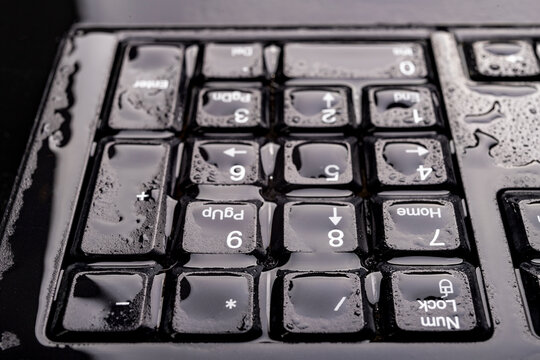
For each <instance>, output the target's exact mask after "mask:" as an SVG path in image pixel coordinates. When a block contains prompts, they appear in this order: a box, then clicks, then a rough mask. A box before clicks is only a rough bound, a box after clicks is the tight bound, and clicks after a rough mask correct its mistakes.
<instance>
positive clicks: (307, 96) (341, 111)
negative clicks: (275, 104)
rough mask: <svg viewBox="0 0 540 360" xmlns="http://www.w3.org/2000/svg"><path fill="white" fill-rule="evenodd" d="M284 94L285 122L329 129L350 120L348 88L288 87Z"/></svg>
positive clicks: (301, 126) (295, 126)
mask: <svg viewBox="0 0 540 360" xmlns="http://www.w3.org/2000/svg"><path fill="white" fill-rule="evenodd" d="M283 96H284V104H283V112H284V114H283V122H284V123H285V125H286V126H288V127H290V128H308V129H309V128H317V129H320V128H325V129H327V128H328V129H329V128H342V127H344V126H346V125H349V124H350V120H351V119H350V117H351V111H350V110H349V106H350V105H349V95H348V90H347V89H346V88H338V87H330V88H324V87H298V88H287V89H286V90H285V92H284V95H283Z"/></svg>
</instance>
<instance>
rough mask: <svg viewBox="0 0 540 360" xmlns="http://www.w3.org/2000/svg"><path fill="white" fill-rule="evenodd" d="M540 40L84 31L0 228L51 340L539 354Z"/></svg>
mask: <svg viewBox="0 0 540 360" xmlns="http://www.w3.org/2000/svg"><path fill="white" fill-rule="evenodd" d="M538 39H540V32H538V31H537V30H530V29H522V30H520V29H491V30H488V29H471V28H455V29H444V30H442V29H429V28H426V29H420V28H418V29H414V28H403V29H333V30H332V29H328V30H325V29H313V30H310V29H302V30H301V29H299V30H292V29H265V30H254V29H245V30H242V29H236V30H232V29H221V30H220V29H207V30H204V31H196V30H170V29H145V30H119V29H110V30H107V31H104V30H99V29H92V28H82V29H76V30H74V31H73V32H72V33H70V35H69V36H68V39H67V40H66V43H65V45H64V50H63V52H62V53H61V55H60V57H59V60H58V66H57V68H56V71H55V75H54V77H53V79H52V81H51V85H50V89H49V91H48V95H47V97H46V100H45V103H44V106H43V110H42V113H41V116H40V120H39V121H40V122H39V124H38V125H37V128H36V133H35V135H34V138H33V144H32V147H31V149H30V153H29V155H28V158H27V161H26V166H25V169H24V173H23V176H22V181H23V183H22V185H21V188H20V190H19V193H18V195H17V196H18V197H17V196H16V198H15V201H14V204H13V208H12V216H11V217H10V219H12V221H11V223H9V222H8V231H7V232H6V235H5V237H4V242H8V243H10V242H11V243H12V242H13V241H15V240H18V241H21V239H22V238H25V239H26V240H27V241H28V239H31V238H32V237H33V236H36V237H38V238H39V239H41V240H40V241H36V247H37V249H36V250H35V251H34V252H36V253H38V255H34V256H31V257H30V258H29V260H28V261H31V260H32V259H33V261H37V262H38V267H36V265H33V267H32V266H31V268H33V269H34V270H35V269H37V268H39V264H43V267H42V270H40V271H42V273H43V278H42V280H41V287H39V284H36V283H33V284H32V286H33V290H28V289H27V290H24V289H23V291H22V292H23V293H24V294H26V295H30V294H32V295H33V296H35V297H38V298H39V304H38V306H37V307H36V308H35V311H36V312H37V319H36V325H35V329H34V326H32V330H31V331H30V332H31V333H33V336H35V337H37V339H38V341H39V344H40V345H33V348H35V349H37V348H40V349H41V348H46V349H47V350H46V351H47V353H46V354H49V356H62V354H66V356H73V357H76V356H78V355H83V354H85V355H86V354H88V355H91V356H94V357H100V356H102V355H103V356H105V357H106V354H108V353H109V351H110V352H111V354H112V353H115V352H117V351H120V349H124V350H125V351H127V352H128V353H129V354H131V355H130V356H132V357H133V358H142V357H147V356H152V355H151V354H152V353H153V351H155V354H160V355H161V356H164V357H168V356H172V355H173V354H178V355H180V356H181V355H182V354H183V356H185V357H186V358H195V357H199V358H201V357H205V356H210V357H211V356H214V357H219V355H220V354H221V355H222V356H223V357H225V358H229V357H232V356H234V354H240V353H242V352H244V351H245V352H244V353H245V354H247V355H246V356H247V357H248V358H250V357H253V356H258V357H261V358H271V357H275V356H277V357H283V356H285V357H287V354H288V355H289V357H303V356H308V355H309V354H311V356H314V357H324V358H327V357H329V356H331V354H339V355H336V356H340V355H341V357H342V358H349V357H351V358H352V357H354V356H364V355H365V356H367V357H372V356H376V355H377V354H379V355H380V356H381V357H382V358H387V357H388V358H389V357H392V358H394V357H396V356H400V354H401V355H403V354H405V353H407V354H411V355H414V354H416V355H415V356H417V357H423V356H430V357H435V356H437V357H438V358H455V357H457V356H465V357H467V356H471V357H472V356H473V354H475V352H477V353H478V354H488V353H489V354H492V357H491V358H510V357H512V356H511V355H512V354H513V355H517V356H516V357H517V358H524V357H526V356H527V355H531V354H533V355H534V354H535V353H536V355H538V354H537V353H538V350H537V349H538V344H540V343H539V342H538V338H537V337H538V334H540V318H539V314H540V307H539V305H538V298H539V295H538V294H539V291H540V260H538V259H540V257H539V256H538V255H539V253H540V240H538V236H539V233H540V225H539V224H540V206H539V205H538V204H540V191H539V190H537V189H538V188H540V180H539V179H540V177H539V176H538V175H539V174H540V168H539V167H538V161H539V160H540V158H538V157H536V155H537V154H538V150H537V148H536V146H537V143H538V141H539V140H538V139H540V137H537V135H539V133H540V128H539V127H538V126H537V123H536V122H537V121H538V117H537V111H538V109H539V99H540V98H539V97H538V87H539V86H540V85H539V79H540V68H539V62H538V61H539V60H538V56H539V53H538V50H537V46H538V45H537V41H538ZM524 113H527V115H523V114H524ZM27 180H28V182H27V183H26V185H25V183H24V182H25V181H27ZM499 207H500V210H499ZM32 224H33V225H32ZM22 225H24V226H25V227H26V228H25V229H21V226H22ZM10 226H11V227H10ZM9 229H11V231H10V230H9ZM25 246H27V247H30V246H31V245H30V244H28V243H27V244H26V245H25ZM38 258H39V260H37V259H38ZM18 271H21V270H18ZM0 275H1V274H0ZM7 275H9V274H8V273H6V275H5V276H7ZM0 279H1V278H0ZM0 284H1V283H0ZM15 301H16V299H14V298H10V299H7V298H6V297H5V296H4V297H2V298H1V299H0V304H1V305H2V306H1V307H0V309H2V311H6V310H7V308H8V307H9V306H10V305H13V304H14V303H15ZM10 316H14V317H13V318H12V317H10ZM14 319H15V315H8V324H10V323H12V322H13V321H14ZM1 328H2V327H1V326H0V330H1ZM509 344H510V345H511V346H510V345H509ZM233 345H234V347H232V346H233ZM207 346H208V348H207V349H212V350H213V351H215V353H213V355H209V354H208V353H205V347H207ZM122 351H123V350H122ZM465 354H466V355H465ZM0 355H1V354H0ZM111 356H113V355H111ZM532 358H534V356H533V357H532Z"/></svg>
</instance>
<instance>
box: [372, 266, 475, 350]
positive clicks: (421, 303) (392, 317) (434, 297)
mask: <svg viewBox="0 0 540 360" xmlns="http://www.w3.org/2000/svg"><path fill="white" fill-rule="evenodd" d="M381 287H382V291H383V293H384V294H386V296H387V298H386V300H385V301H384V302H383V303H384V304H383V313H384V314H385V316H386V325H387V327H388V330H389V331H390V334H389V335H390V336H391V337H396V338H401V339H409V340H414V339H416V340H421V341H425V340H428V339H437V340H444V341H451V340H455V339H467V340H469V341H470V340H471V338H470V336H471V335H472V334H480V333H481V332H482V331H484V330H485V329H486V319H485V315H484V313H483V307H482V302H481V298H480V295H479V290H478V287H477V285H476V280H475V276H474V270H473V269H472V267H470V266H468V265H459V266H452V267H441V268H432V267H427V266H426V267H420V268H409V269H407V268H405V267H392V266H388V267H384V268H383V280H382V283H381ZM383 299H385V298H384V297H383Z"/></svg>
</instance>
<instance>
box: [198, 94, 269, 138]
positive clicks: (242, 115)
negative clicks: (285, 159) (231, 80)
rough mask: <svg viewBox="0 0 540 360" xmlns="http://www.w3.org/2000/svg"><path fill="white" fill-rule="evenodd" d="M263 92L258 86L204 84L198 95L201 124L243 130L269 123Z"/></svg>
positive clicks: (203, 126)
mask: <svg viewBox="0 0 540 360" xmlns="http://www.w3.org/2000/svg"><path fill="white" fill-rule="evenodd" d="M262 104H263V96H262V93H261V90H258V89H254V88H247V87H242V88H234V89H233V88H231V89H224V88H223V89H221V88H204V89H203V90H201V92H200V93H199V96H198V102H197V114H196V117H195V121H196V123H197V127H198V128H200V129H203V130H212V129H213V130H219V131H223V130H227V129H232V130H241V129H255V128H258V127H262V126H264V127H266V120H265V119H264V118H263V105H262Z"/></svg>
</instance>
